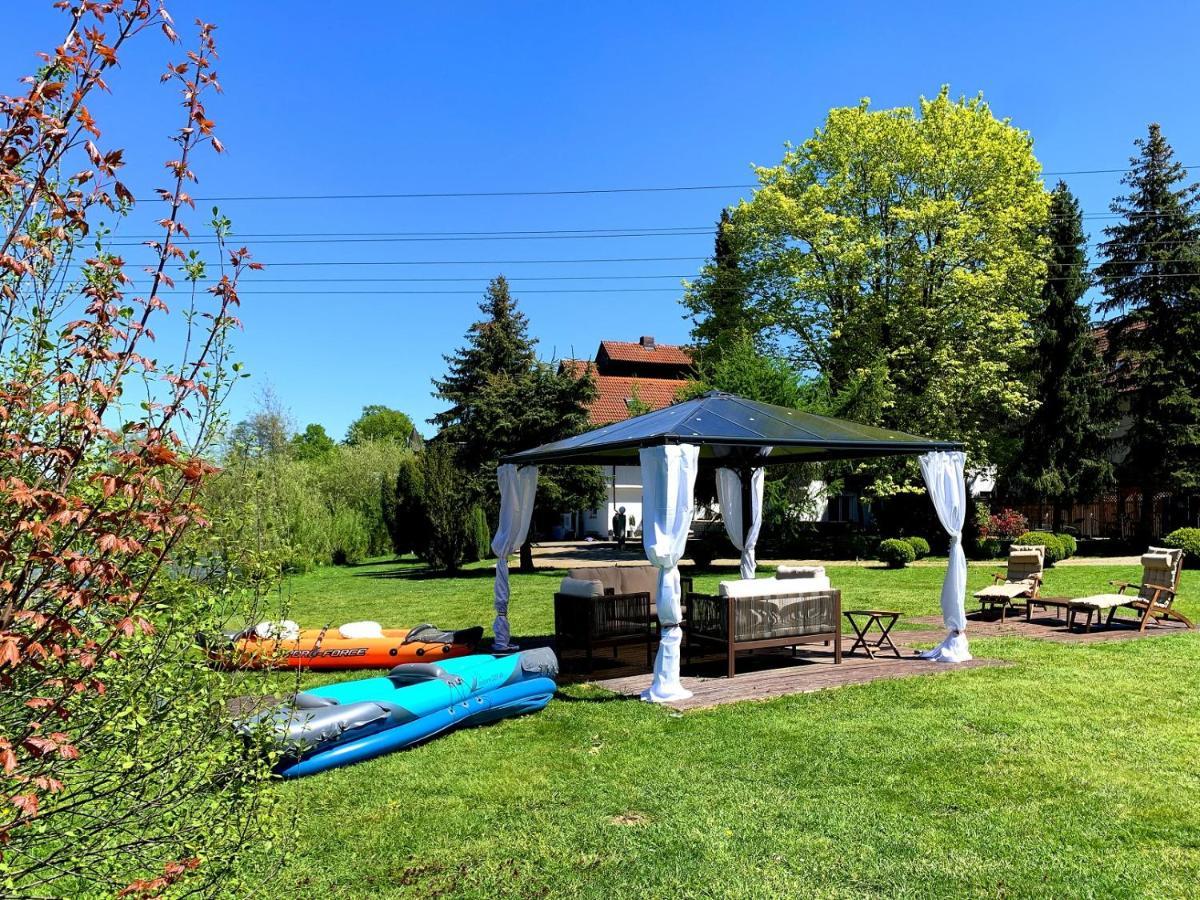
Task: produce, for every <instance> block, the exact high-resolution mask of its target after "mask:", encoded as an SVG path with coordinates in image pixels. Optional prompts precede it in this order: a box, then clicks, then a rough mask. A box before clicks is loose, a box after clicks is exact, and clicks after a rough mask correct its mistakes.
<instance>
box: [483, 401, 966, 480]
mask: <svg viewBox="0 0 1200 900" xmlns="http://www.w3.org/2000/svg"><path fill="white" fill-rule="evenodd" d="M660 444H698V445H699V446H700V458H701V459H702V460H714V459H720V460H721V462H722V463H729V462H734V463H737V462H742V463H745V462H748V461H749V460H750V459H751V458H755V460H756V462H755V464H756V465H764V464H765V465H779V464H782V463H789V462H793V463H794V462H820V461H822V460H832V459H850V458H854V457H865V456H902V455H908V454H918V453H926V452H928V451H930V450H961V449H962V444H959V443H955V442H953V441H935V440H931V439H930V438H925V437H918V436H917V435H915V434H905V433H904V432H903V431H889V430H888V429H886V428H873V427H872V426H870V425H859V424H858V423H857V422H847V421H845V420H844V419H831V418H829V417H827V416H817V415H813V414H812V413H805V412H800V411H798V410H794V409H787V408H786V407H783V406H772V405H771V404H769V403H758V402H756V401H754V400H746V399H745V398H743V397H737V396H735V395H733V394H727V393H725V392H723V391H709V392H708V393H707V394H704V395H702V396H700V397H697V398H696V399H694V400H687V401H684V402H683V403H677V404H675V405H674V406H668V407H666V408H664V409H660V410H656V411H655V412H651V413H646V414H645V415H643V416H637V417H635V418H632V419H626V420H625V421H624V422H616V423H614V424H612V425H605V426H604V427H603V428H597V429H596V430H595V431H589V432H587V433H585V434H581V435H578V436H576V437H573V438H568V439H567V440H565V441H556V442H554V443H552V444H543V445H542V446H541V447H535V448H533V449H532V450H523V451H521V452H520V453H514V454H512V455H510V456H506V457H505V458H504V460H503V462H506V463H512V464H514V465H518V466H521V465H541V464H543V463H575V464H583V465H620V464H630V465H637V463H638V450H639V449H640V448H642V447H653V446H657V445H660ZM763 447H772V448H773V449H772V451H771V455H770V456H768V457H766V458H765V459H763V458H761V457H759V450H760V449H761V448H763Z"/></svg>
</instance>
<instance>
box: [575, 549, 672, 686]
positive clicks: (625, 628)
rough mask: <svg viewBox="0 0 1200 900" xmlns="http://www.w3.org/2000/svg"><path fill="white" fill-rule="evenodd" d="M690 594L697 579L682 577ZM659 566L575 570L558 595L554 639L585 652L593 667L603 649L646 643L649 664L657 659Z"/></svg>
mask: <svg viewBox="0 0 1200 900" xmlns="http://www.w3.org/2000/svg"><path fill="white" fill-rule="evenodd" d="M680 582H681V585H682V588H683V591H684V592H685V593H684V596H686V595H687V593H688V592H690V591H691V589H692V580H691V579H690V578H687V577H681V578H680ZM657 593H658V570H657V569H656V568H654V567H653V566H603V567H593V568H579V569H571V570H570V571H569V573H568V576H567V577H566V578H564V579H563V583H562V586H561V587H560V588H559V591H558V592H557V593H556V594H555V595H554V639H555V643H556V645H557V647H558V649H559V650H560V651H568V650H582V651H583V652H584V654H585V656H586V658H587V671H588V673H589V674H590V673H591V672H592V671H593V669H594V664H595V654H596V651H597V650H600V649H607V648H612V655H613V658H616V657H617V655H618V653H619V652H620V648H621V647H622V646H627V645H630V644H639V643H643V644H645V647H646V665H647V667H649V666H651V665H652V664H653V661H654V643H655V641H656V640H657V638H658V620H657V617H656V613H657V607H656V605H655V601H656V600H657Z"/></svg>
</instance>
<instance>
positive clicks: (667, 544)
mask: <svg viewBox="0 0 1200 900" xmlns="http://www.w3.org/2000/svg"><path fill="white" fill-rule="evenodd" d="M638 455H639V457H640V461H641V466H642V543H643V545H644V546H645V548H646V558H647V559H649V560H650V562H651V564H653V565H654V566H655V567H656V568H657V569H658V621H659V624H660V631H661V634H662V638H661V640H660V641H659V645H658V656H657V657H655V660H654V680H653V681H652V682H651V684H650V687H649V689H648V690H646V691H644V692H643V693H642V699H643V700H648V701H650V702H652V703H666V702H668V701H671V700H686V699H687V698H688V697H691V696H692V692H691V691H689V690H686V689H685V688H684V687H683V685H682V684H681V683H680V681H679V645H680V644H681V643H682V641H683V629H682V628H681V627H680V621H681V620H682V618H683V607H682V602H681V601H682V598H681V596H680V586H679V568H678V566H679V560H680V559H681V558H682V557H683V551H684V548H685V547H686V546H687V538H688V531H689V530H690V529H691V527H692V514H693V512H694V506H695V500H694V496H695V490H696V469H697V466H698V463H699V458H700V448H699V447H696V446H694V445H691V444H665V445H660V446H657V447H643V448H642V449H641V450H639V451H638Z"/></svg>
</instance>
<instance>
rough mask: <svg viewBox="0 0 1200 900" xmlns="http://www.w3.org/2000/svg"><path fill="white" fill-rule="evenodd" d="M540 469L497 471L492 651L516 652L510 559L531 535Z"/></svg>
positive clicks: (500, 469) (516, 467) (508, 467)
mask: <svg viewBox="0 0 1200 900" xmlns="http://www.w3.org/2000/svg"><path fill="white" fill-rule="evenodd" d="M537 475H538V470H537V466H520V467H518V466H514V465H503V466H500V467H498V468H497V469H496V480H497V481H499V482H500V522H499V524H498V525H497V527H496V536H495V537H494V538H493V539H492V552H493V553H495V554H496V583H495V586H494V588H493V601H492V605H493V606H494V607H495V609H496V619H495V621H494V622H493V623H492V631H493V632H494V633H495V635H496V638H495V641H493V643H492V649H493V650H497V651H505V650H516V649H517V646H516V644H513V643H512V642H511V641H510V637H511V634H510V632H509V629H508V557H509V556H510V555H511V554H512V552H513V551H514V550H516V549H517V548H518V547H520V546H521V545H522V544H523V543H525V535H527V534H528V533H529V517H530V516H531V515H532V514H533V498H534V496H535V495H536V494H537Z"/></svg>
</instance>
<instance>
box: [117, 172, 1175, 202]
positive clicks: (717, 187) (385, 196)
mask: <svg viewBox="0 0 1200 900" xmlns="http://www.w3.org/2000/svg"><path fill="white" fill-rule="evenodd" d="M1182 168H1184V169H1192V168H1196V167H1195V166H1186V165H1185V166H1182ZM1130 171H1132V170H1131V169H1130V168H1128V167H1126V168H1120V169H1060V170H1057V171H1046V172H1042V173H1041V174H1042V175H1043V176H1060V175H1116V174H1123V173H1126V172H1130ZM761 186H762V185H761V184H759V183H758V182H754V183H750V184H684V185H666V186H659V185H652V186H641V187H605V188H567V189H552V190H511V191H420V192H405V193H364V194H253V195H231V196H224V197H193V198H192V199H193V200H195V201H196V202H197V203H231V202H242V201H255V202H263V201H276V200H282V201H296V200H455V199H466V198H488V197H579V196H584V195H591V194H663V193H683V192H689V191H727V190H750V189H754V188H758V187H761ZM157 200H160V198H158V197H155V198H152V201H157ZM152 201H139V202H152Z"/></svg>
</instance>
